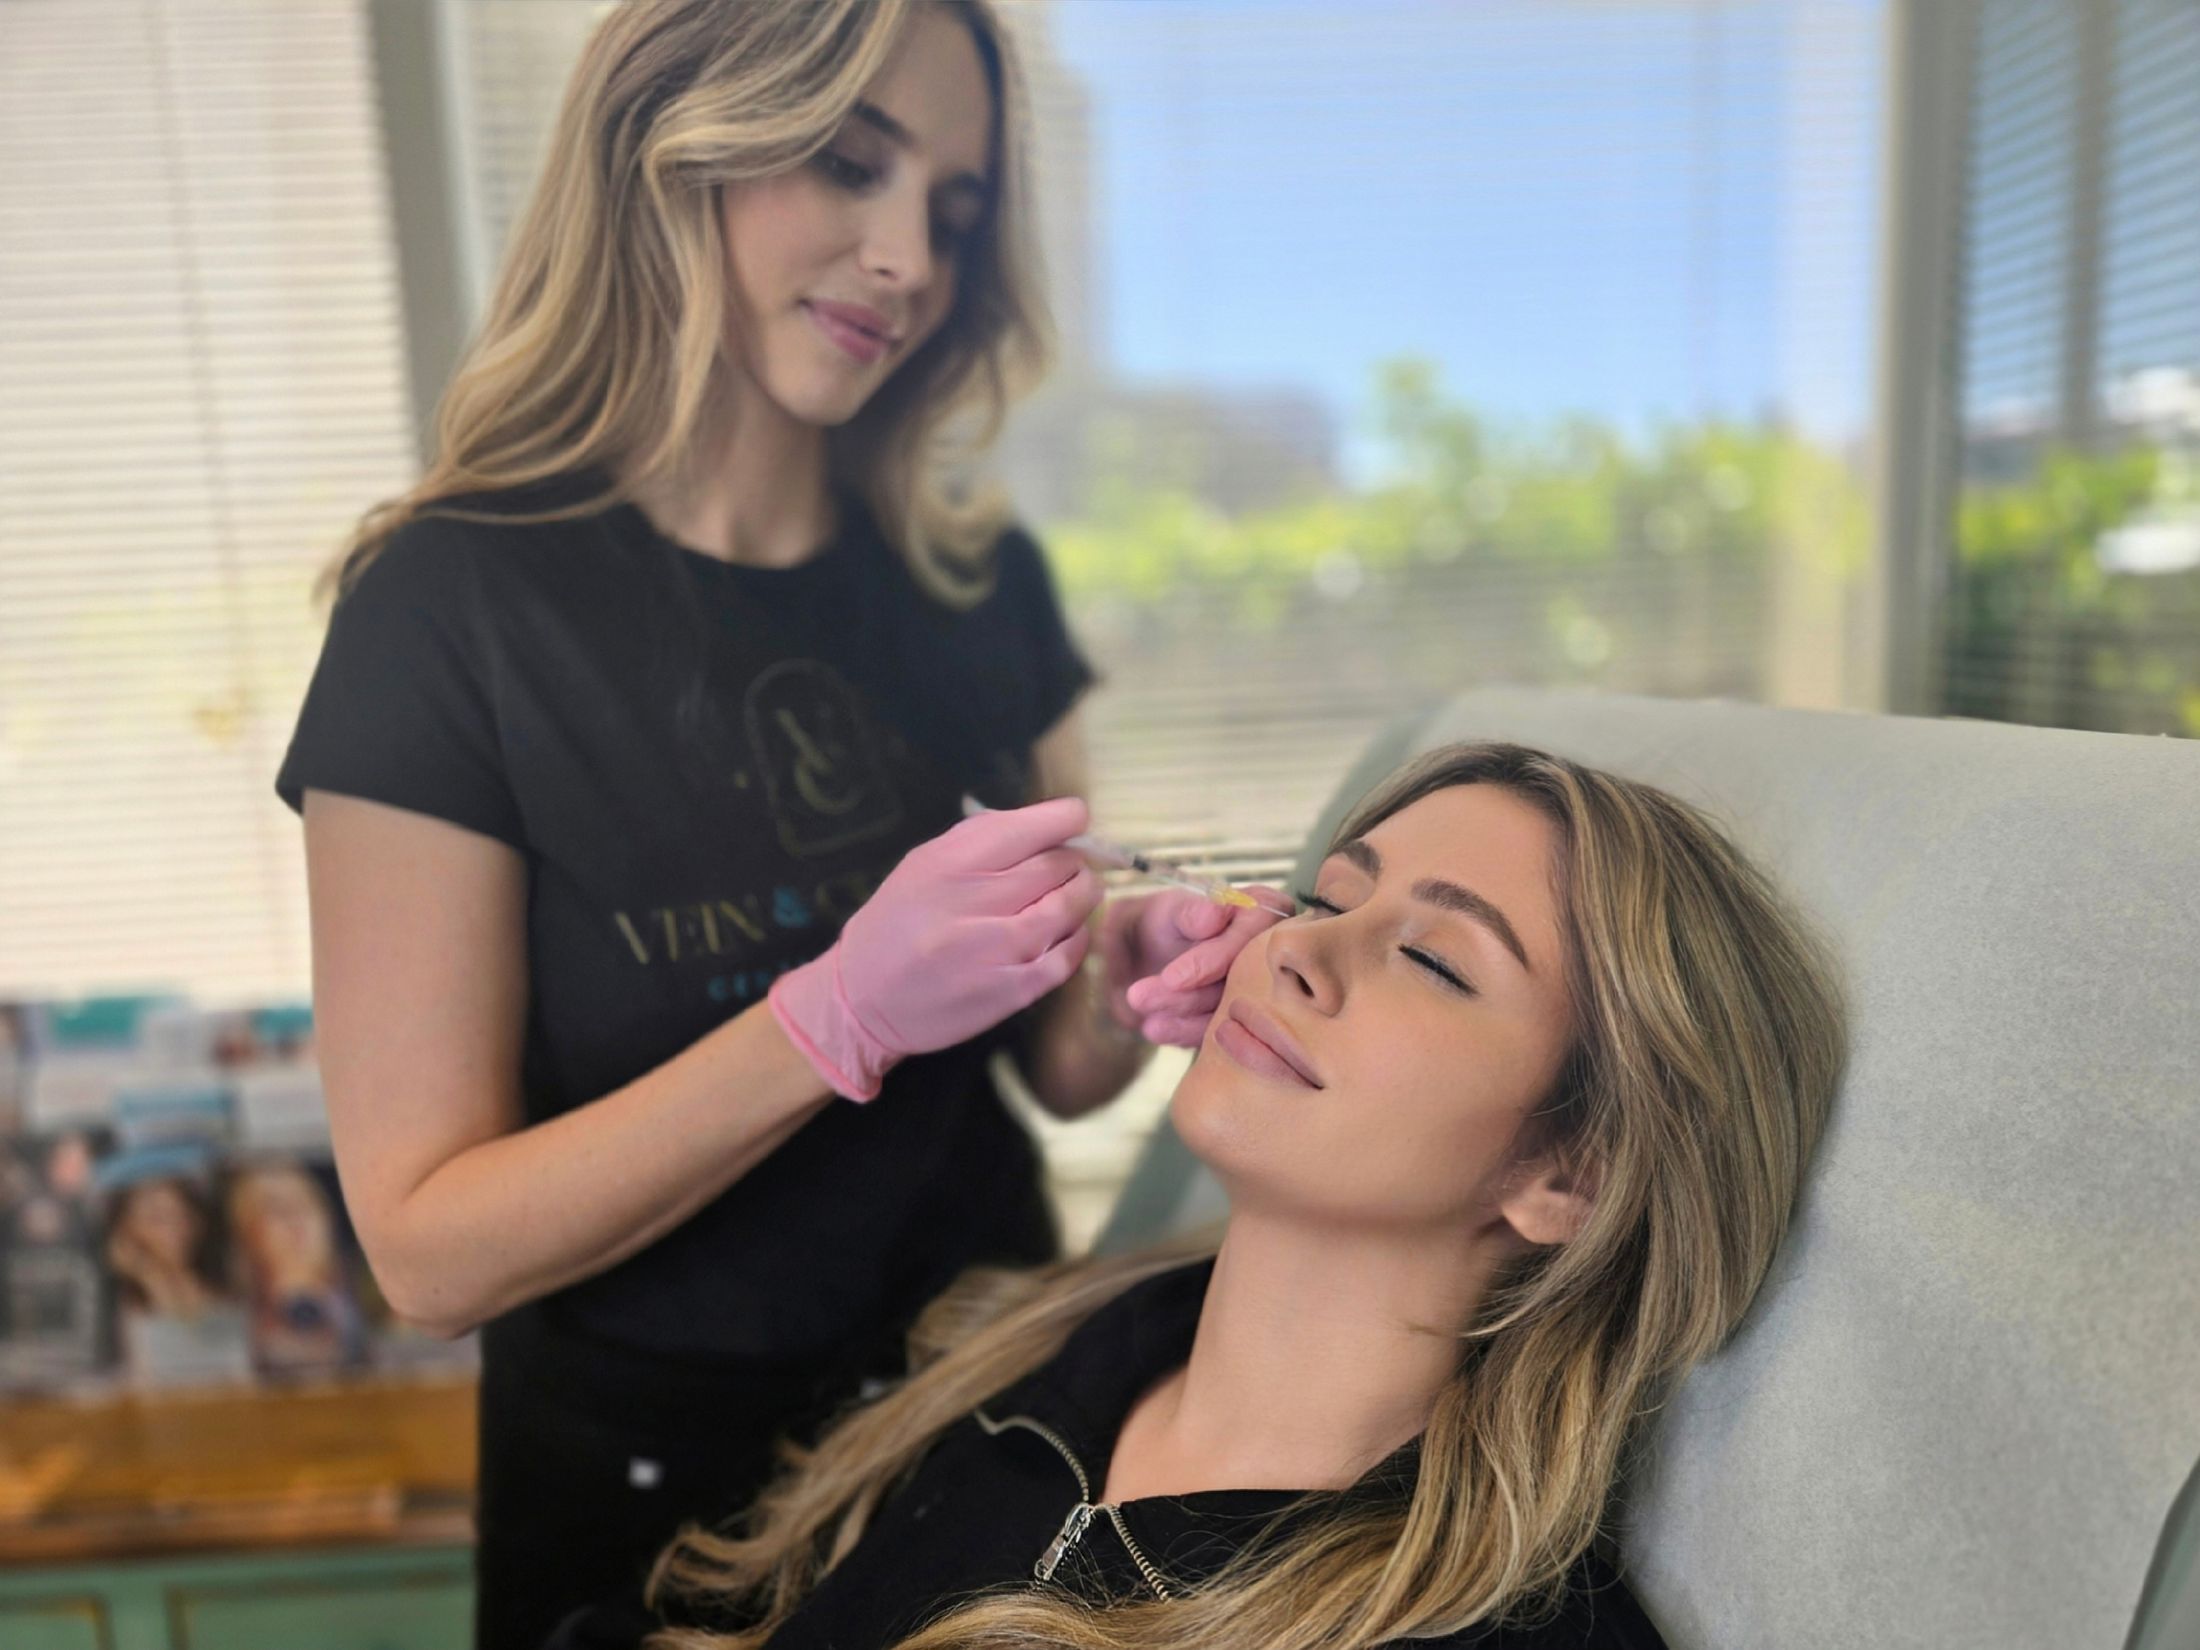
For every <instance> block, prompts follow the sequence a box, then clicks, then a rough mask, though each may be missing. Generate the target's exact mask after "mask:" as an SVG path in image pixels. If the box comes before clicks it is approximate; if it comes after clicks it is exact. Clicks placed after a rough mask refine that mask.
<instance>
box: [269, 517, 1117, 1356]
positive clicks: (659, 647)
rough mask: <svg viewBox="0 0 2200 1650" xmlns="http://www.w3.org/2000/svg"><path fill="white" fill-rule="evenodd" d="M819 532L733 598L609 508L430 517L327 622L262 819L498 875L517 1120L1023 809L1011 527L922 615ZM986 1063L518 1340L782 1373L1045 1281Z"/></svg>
mask: <svg viewBox="0 0 2200 1650" xmlns="http://www.w3.org/2000/svg"><path fill="white" fill-rule="evenodd" d="M586 484H587V478H581V479H580V480H579V481H576V482H574V483H571V484H569V485H572V486H585V485H586ZM556 496H560V494H559V491H558V490H557V489H551V490H550V491H549V492H547V493H537V494H532V495H527V496H525V497H522V496H520V495H510V496H508V497H507V498H506V500H505V501H504V502H505V504H506V505H507V506H510V507H515V508H516V507H518V506H520V505H532V504H535V503H538V502H539V501H540V500H541V499H542V498H544V497H556ZM484 502H486V503H487V504H488V505H489V506H490V507H492V508H493V507H495V505H496V503H497V501H496V500H493V499H492V500H489V501H469V503H471V504H474V505H475V506H476V507H479V506H480V505H481V504H482V503H484ZM841 519H842V523H843V526H842V529H841V531H840V532H839V533H838V534H837V535H836V536H835V538H834V539H833V540H832V542H830V543H829V544H828V545H827V546H826V547H824V548H823V549H822V550H821V551H820V552H819V553H818V554H817V555H815V556H814V557H813V558H812V559H810V560H809V561H806V562H804V563H802V564H800V565H798V566H795V567H791V568H784V569H766V568H755V567H743V566H736V565H731V564H728V563H726V562H723V561H720V560H718V559H716V558H714V557H710V556H706V555H704V554H702V553H700V552H697V551H694V550H689V549H685V548H683V547H681V546H679V545H677V544H675V543H673V542H672V541H670V540H669V539H667V538H665V537H663V536H662V535H660V534H659V533H657V532H656V531H655V530H654V528H653V527H652V526H651V524H650V523H649V521H648V518H647V517H645V516H644V515H643V514H642V513H641V512H640V511H639V510H637V509H634V508H633V507H631V506H618V507H614V508H613V509H611V510H609V511H607V512H604V513H602V514H599V515H595V516H590V517H587V518H584V519H580V520H574V521H561V522H552V523H518V522H502V521H500V522H491V523H487V524H483V523H475V522H460V521H455V520H451V519H448V518H434V517H430V518H426V519H422V520H418V521H415V522H412V523H410V524H408V525H407V526H405V527H404V528H403V529H401V530H400V531H399V532H398V533H397V534H396V535H395V536H394V537H393V538H392V540H391V541H390V543H389V544H388V546H387V547H386V548H385V549H384V550H383V551H382V553H381V554H380V556H378V557H377V558H376V559H375V560H374V561H373V562H372V563H371V564H370V565H369V566H368V567H367V569H366V570H365V572H364V573H363V574H362V575H361V576H360V578H359V580H358V581H357V583H356V585H355V586H354V587H353V589H352V590H351V591H350V592H349V593H348V594H347V595H346V596H345V597H344V598H343V599H342V600H341V601H340V602H339V603H338V604H337V607H336V611H335V614H334V617H333V618H332V620H331V623H330V627H329V633H328V638H327V641H326V644H325V646H324V649H323V652H322V655H321V660H320V664H319V667H318V669H317V670H316V672H315V675H314V678H313V683H312V686H311V688H310V690H309V691H308V693H307V695H306V701H305V705H304V708H303V710H302V711H301V713H300V716H299V720H298V727H297V731H296V734H295V736H294V737H293V739H292V742H291V747H290V751H289V755H288V757H287V758H286V759H285V761H284V763H283V767H282V772H281V774H280V776H279V778H278V780H277V782H276V789H277V791H278V793H279V794H280V795H281V796H282V797H283V799H284V800H285V801H286V802H288V803H289V804H290V805H291V806H292V807H294V808H296V807H301V806H302V804H303V798H304V793H305V792H306V790H307V789H309V788H312V789H319V790H325V791H332V792H338V793H342V794H345V795H350V796H359V797H366V798H371V799H373V800H375V801H379V802H385V803H390V804H393V805H395V806H398V807H402V808H407V809H410V810H413V811H415V812H419V813H423V814H430V815H433V816H435V817H437V818H439V819H444V820H448V821H450V822H452V823H454V824H457V825H461V826H464V827H465V828H467V829H469V830H473V831H478V832H481V833H483V834H484V835H487V836H491V837H494V838H496V839H498V840H499V841H502V842H506V843H509V844H510V845H511V846H512V847H514V848H515V849H517V850H519V852H520V853H521V854H522V855H523V856H524V858H525V861H526V868H527V879H528V898H527V962H528V969H529V978H530V982H531V993H532V998H531V1002H530V1005H529V1011H528V1016H527V1027H526V1043H525V1051H524V1061H523V1067H522V1071H523V1086H524V1091H525V1104H526V1110H527V1116H528V1118H529V1120H530V1121H539V1120H541V1119H544V1118H548V1117H552V1116H555V1115H557V1114H559V1113H561V1112H565V1111H570V1110H572V1109H573V1108H574V1107H576V1106H581V1105H585V1104H587V1103H588V1102H589V1101H591V1100H594V1099H597V1098H599V1097H600V1096H602V1095H604V1094H606V1093H608V1092H610V1091H612V1090H614V1089H617V1088H619V1087H620V1086H622V1085H624V1084H625V1083H627V1082H629V1081H631V1080H633V1079H634V1078H636V1077H639V1076H641V1075H642V1074H643V1073H645V1072H647V1071H649V1070H651V1069H653V1068H654V1067H656V1066H658V1065H660V1064H662V1063H663V1062H664V1061H665V1060H667V1059H669V1058H671V1057H672V1056H673V1055H676V1054H678V1053H679V1052H680V1051H681V1050H683V1049H685V1048H687V1047H688V1046H689V1045H691V1044H692V1043H694V1042H695V1041H696V1040H697V1039H698V1038H700V1037H702V1036H703V1035H704V1034H706V1033H707V1032H709V1031H710V1030H712V1029H713V1028H714V1027H716V1026H718V1025H719V1024H721V1023H722V1022H724V1021H725V1020H727V1019H729V1018H731V1017H732V1016H733V1015H735V1014H737V1013H739V1012H740V1011H741V1010H742V1009H744V1008H746V1007H748V1006H750V1005H751V1004H753V1003H756V1002H758V1001H759V1000H761V999H762V997H763V995H764V993H765V990H766V988H767V987H768V986H769V985H770V983H771V981H772V980H773V979H774V978H775V977H776V976H777V975H778V974H780V973H781V972H783V971H784V970H786V969H787V968H789V967H792V966H794V965H795V964H797V963H800V962H803V961H806V960H807V959H809V958H811V957H814V956H816V955H817V954H818V953H819V952H820V951H822V950H823V949H824V948H825V946H826V945H827V944H828V943H829V942H830V941H831V940H832V939H833V937H834V936H835V935H836V934H837V933H838V931H839V929H840V925H841V923H842V922H843V921H844V920H845V919H846V918H847V916H848V914H849V913H850V912H851V911H853V910H854V909H855V908H856V907H857V906H859V905H860V904H861V903H862V902H863V900H864V899H865V898H867V897H868V896H869V894H870V893H871V892H872V891H873V890H874V889H875V888H876V887H877V886H878V884H879V882H880V880H881V879H882V878H883V877H884V876H885V875H886V873H887V872H888V871H889V870H891V869H892V868H893V866H894V864H895V863H896V862H897V861H898V860H899V859H900V858H901V856H902V855H903V854H904V853H905V852H907V851H908V849H910V848H911V847H912V846H914V845H915V844H917V843H919V842H921V841H924V840H925V839H927V838H929V837H932V836H936V835H937V834H938V833H939V832H941V831H943V830H945V829H947V828H948V827H949V826H950V825H952V824H953V823H954V822H955V821H956V820H957V819H958V818H960V816H961V815H960V806H959V803H960V798H961V796H962V795H963V793H964V792H966V791H967V792H973V793H975V794H976V795H978V796H979V797H980V798H981V799H983V800H985V801H986V802H989V803H992V804H994V805H996V806H1002V805H1014V804H1016V803H1019V802H1022V801H1024V800H1026V794H1027V787H1028V785H1029V780H1030V764H1031V748H1032V745H1033V743H1034V741H1035V740H1036V739H1037V738H1038V737H1039V736H1040V735H1041V734H1042V733H1043V732H1045V731H1046V730H1047V728H1049V727H1050V726H1051V725H1053V723H1054V722H1055V721H1056V720H1057V719H1058V718H1059V717H1061V716H1062V714H1063V713H1064V712H1065V711H1066V710H1068V709H1069V708H1070V706H1071V704H1072V703H1073V702H1074V701H1075V699H1076V698H1077V696H1078V694H1079V693H1080V692H1081V691H1082V690H1083V688H1084V687H1085V686H1086V684H1087V683H1088V682H1089V681H1090V680H1091V679H1092V674H1091V672H1090V670H1089V669H1088V668H1087V666H1086V664H1085V662H1084V660H1083V659H1082V658H1081V657H1080V655H1079V653H1078V651H1077V649H1076V647H1075V645H1074V644H1073V642H1072V641H1071V639H1070V637H1069V634H1068V632H1067V629H1066V628H1065V626H1064V624H1063V620H1062V615H1061V611H1060V608H1059V606H1058V604H1057V602H1056V599H1055V595H1054V591H1053V588H1052V585H1051V583H1050V581H1049V578H1048V575H1047V571H1046V567H1045V563H1044V560H1043V559H1042V556H1041V554H1040V551H1039V548H1038V546H1037V545H1036V544H1034V543H1033V542H1032V540H1031V539H1030V538H1029V537H1027V536H1026V535H1024V534H1023V533H1021V532H1017V531H1010V532H1008V533H1006V534H1004V535H1003V536H1002V538H1001V539H1000V541H999V543H998V545H997V546H996V552H995V554H996V568H995V578H994V582H993V585H992V588H991V590H990V592H989V593H988V594H987V595H986V596H985V597H984V598H983V599H982V600H980V601H978V602H976V603H975V604H974V605H971V606H968V607H965V608H956V607H953V606H950V605H949V604H947V603H945V602H942V601H940V600H938V599H937V598H935V597H933V596H931V595H930V594H928V593H927V592H925V591H924V590H923V589H922V588H921V587H920V586H919V585H918V584H917V583H916V581H915V579H914V577H913V575H912V574H911V573H910V571H909V569H908V567H907V566H906V565H905V563H904V562H903V561H902V559H901V558H900V557H899V556H898V555H897V554H896V553H895V552H894V551H893V549H892V548H891V547H890V546H889V545H888V544H887V543H886V542H885V540H884V538H883V537H882V535H881V534H880V533H879V532H878V530H877V528H876V526H875V524H874V523H872V522H871V521H870V519H869V518H868V516H867V515H866V514H865V513H864V512H863V511H862V509H861V507H860V506H859V505H857V504H856V503H855V502H854V501H853V500H852V499H843V500H842V516H841ZM1002 1036H1003V1034H994V1035H992V1036H990V1037H987V1038H982V1039H978V1040H976V1041H974V1042H972V1043H967V1044H964V1045H962V1046H960V1047H958V1048H954V1049H949V1050H946V1051H944V1052H942V1053H939V1054H936V1055H928V1056H923V1057H919V1058H915V1059H911V1060H908V1061H905V1062H904V1063H903V1064H902V1065H901V1066H899V1067H898V1068H896V1069H895V1070H894V1071H893V1072H892V1073H890V1074H889V1076H888V1078H887V1080H886V1084H885V1088H884V1091H883V1092H882V1093H881V1094H880V1095H879V1097H878V1098H877V1099H876V1100H874V1101H872V1102H871V1103H870V1104H868V1105H861V1106H859V1105H854V1104H849V1103H846V1102H841V1103H836V1104H834V1105H831V1106H828V1107H827V1108H826V1109H825V1110H824V1111H823V1112H822V1113H821V1114H820V1115H819V1116H818V1117H816V1118H815V1119H814V1120H813V1121H812V1122H811V1123H810V1124H809V1125H807V1126H806V1127H805V1128H804V1129H802V1130H801V1131H800V1132H799V1133H798V1134H796V1135H795V1136H794V1137H793V1138H792V1139H791V1140H789V1141H788V1142H787V1143H786V1144H785V1145H784V1146H782V1147H781V1148H780V1149H779V1150H778V1151H777V1152H775V1153H774V1154H773V1155H772V1156H771V1157H770V1158H769V1159H767V1160H766V1161H765V1162H763V1163H761V1164H759V1165H758V1166H757V1167H755V1168H754V1169H752V1170H750V1171H749V1173H748V1174H746V1175H745V1176H744V1177H743V1178H742V1179H741V1180H739V1181H738V1182H736V1183H735V1184H734V1185H733V1186H732V1187H731V1188H729V1189H728V1190H727V1191H726V1193H725V1194H724V1195H723V1196H721V1197H719V1198H718V1199H717V1200H716V1201H714V1202H713V1203H711V1204H710V1205H709V1206H708V1207H706V1208H705V1209H704V1210H702V1211H701V1212H700V1213H699V1214H697V1215H696V1216H695V1218H694V1219H692V1220H690V1221H688V1222H687V1223H686V1224H685V1225H683V1226H681V1227H680V1228H679V1229H677V1230H676V1231H674V1232H672V1233H671V1234H669V1235H668V1236H667V1237H665V1238H664V1239H663V1240H662V1241H660V1242H658V1243H657V1244H655V1245H653V1246H652V1247H650V1248H649V1249H647V1250H645V1251H643V1252H642V1253H640V1254H638V1255H635V1256H633V1257H632V1258H630V1259H628V1260H627V1261H625V1262H623V1263H621V1264H620V1265H618V1266H616V1267H614V1268H612V1269H611V1270H609V1271H607V1272H605V1273H602V1274H600V1275H599V1276H597V1277H595V1278H591V1279H588V1280H586V1281H584V1282H582V1283H579V1284H576V1285H574V1286H573V1287H571V1288H569V1289H566V1290H564V1291H562V1292H561V1293H560V1294H558V1295H555V1296H553V1297H551V1298H550V1299H549V1300H548V1301H547V1302H545V1303H544V1304H543V1306H542V1308H541V1309H540V1312H541V1321H542V1322H544V1323H545V1324H547V1325H550V1326H554V1327H555V1328H557V1329H559V1330H561V1331H579V1332H581V1333H582V1334H584V1335H585V1336H587V1337H588V1338H591V1339H602V1340H608V1341H611V1342H614V1343H618V1344H621V1345H624V1346H629V1347H633V1348H636V1349H641V1350H647V1351H651V1352H656V1353H661V1354H665V1355H668V1356H671V1357H675V1358H684V1359H699V1360H704V1361H706V1362H712V1363H716V1362H725V1361H739V1362H742V1363H745V1364H751V1365H766V1366H771V1367H780V1368H800V1367H803V1366H805V1365H819V1364H823V1363H826V1362H830V1361H832V1360H833V1359H835V1358H836V1357H838V1356H840V1355H842V1354H843V1353H844V1352H845V1350H846V1348H847V1347H848V1346H849V1345H850V1344H851V1343H852V1342H853V1341H855V1340H857V1339H863V1338H868V1337H870V1336H872V1335H874V1334H875V1333H877V1332H878V1331H880V1330H882V1329H891V1328H892V1327H894V1326H897V1325H898V1324H899V1323H901V1322H902V1321H904V1320H905V1319H906V1318H907V1316H908V1315H909V1314H910V1313H911V1312H913V1311H914V1310H915V1309H916V1308H917V1307H918V1306H919V1305H921V1304H922V1302H923V1301H924V1300H926V1299H927V1298H929V1296H930V1295H931V1294H932V1293H934V1292H936V1291H937V1290H938V1289H939V1288H940V1287H942V1286H943V1285H944V1284H945V1283H946V1282H947V1281H948V1280H949V1279H950V1278H952V1276H953V1275H954V1273H955V1272H956V1271H958V1270H960V1269H961V1268H962V1267H963V1266H964V1265H966V1264H969V1263H971V1262H973V1261H977V1260H1036V1259H1040V1258H1043V1256H1042V1255H1038V1254H1033V1253H1031V1252H1030V1251H1031V1249H1032V1247H1033V1244H1032V1241H1031V1238H1030V1236H1029V1234H1030V1233H1031V1231H1032V1229H1033V1211H1034V1209H1035V1208H1039V1207H1041V1206H1042V1205H1040V1203H1039V1190H1038V1163H1037V1154H1036V1152H1035V1150H1034V1148H1033V1146H1032V1143H1031V1141H1030V1139H1029V1137H1028V1136H1027V1135H1026V1134H1025V1133H1024V1131H1023V1129H1022V1128H1021V1127H1020V1126H1019V1125H1018V1124H1017V1123H1016V1122H1015V1120H1014V1119H1013V1118H1012V1117H1011V1116H1010V1115H1009V1114H1008V1113H1007V1112H1006V1111H1005V1110H1004V1109H1003V1108H1002V1106H1001V1104H1000V1101H999V1099H998V1097H997V1096H996V1095H995V1093H994V1092H993V1088H992V1085H991V1082H990V1079H989V1076H988V1074H987V1072H986V1070H985V1060H986V1057H987V1055H988V1054H989V1053H990V1051H991V1049H992V1048H993V1047H996V1046H999V1044H1000V1042H1001V1040H1002ZM726 1101H727V1104H728V1105H738V1104H739V1103H740V1096H739V1095H738V1093H729V1094H728V1095H727V1097H726Z"/></svg>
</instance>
